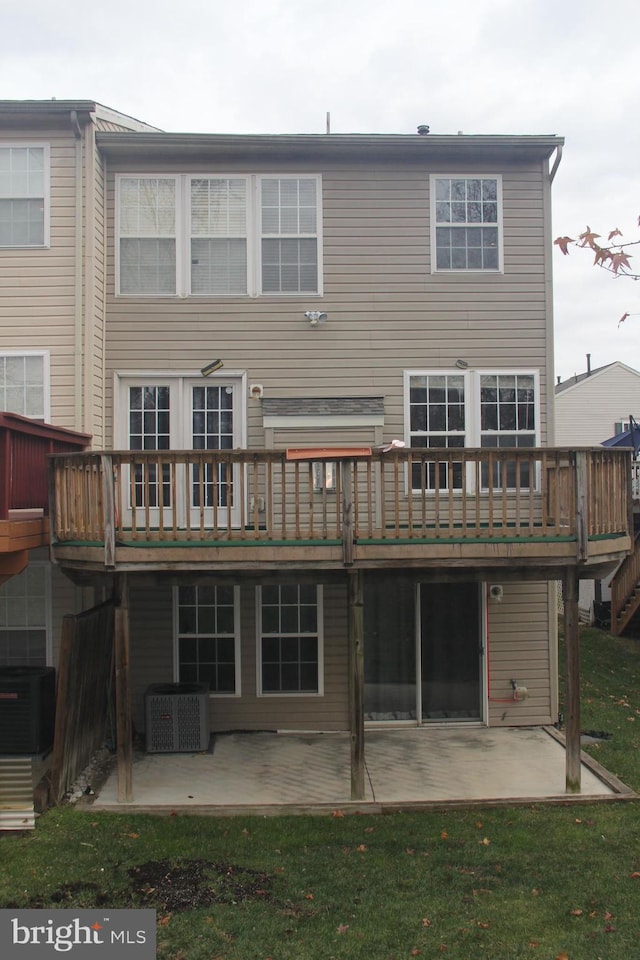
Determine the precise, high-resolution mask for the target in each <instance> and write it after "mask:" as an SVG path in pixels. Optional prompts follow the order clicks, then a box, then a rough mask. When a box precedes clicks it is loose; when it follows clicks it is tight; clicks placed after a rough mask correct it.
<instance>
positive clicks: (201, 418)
mask: <svg viewBox="0 0 640 960" xmlns="http://www.w3.org/2000/svg"><path fill="white" fill-rule="evenodd" d="M238 394H239V384H238V383H236V382H234V381H231V380H221V379H220V380H218V379H216V381H215V382H210V381H207V380H204V379H202V378H200V379H187V378H171V377H168V378H144V379H142V378H137V379H135V380H134V379H133V378H131V379H129V378H127V379H126V380H123V381H122V384H121V404H122V407H123V410H124V418H123V419H124V422H125V424H126V426H125V427H124V428H123V430H122V432H123V433H124V434H125V435H124V437H123V440H124V441H125V445H126V447H128V449H129V450H133V451H135V450H140V451H154V450H156V451H159V452H164V451H169V450H201V451H203V452H204V454H205V455H204V457H203V460H202V462H195V463H190V464H186V463H185V462H183V460H182V459H181V458H177V460H176V462H175V465H173V464H171V463H168V462H164V463H163V462H162V460H161V458H158V461H155V462H154V460H153V458H151V461H150V462H145V461H144V460H142V459H141V460H140V462H139V463H136V462H135V460H134V461H133V462H132V464H131V466H130V468H129V469H128V470H127V471H125V472H123V487H124V490H125V491H126V494H125V503H126V514H127V521H128V524H129V525H130V524H131V522H132V520H133V518H134V514H135V521H136V526H138V527H139V526H141V523H142V518H143V517H144V518H146V517H147V516H148V517H149V523H150V524H151V525H152V526H159V525H162V526H163V527H165V528H166V527H167V526H168V525H173V523H174V520H175V524H176V526H177V527H178V528H185V527H187V526H192V527H197V526H200V524H201V520H202V521H203V522H204V525H205V526H207V527H213V526H214V525H216V526H220V527H226V526H234V525H236V524H237V523H238V522H239V516H240V504H239V501H238V497H237V494H236V491H237V490H238V489H239V485H238V482H237V480H238V478H237V471H238V469H239V468H238V467H233V466H232V465H231V463H230V462H227V463H225V462H224V459H223V460H222V462H220V460H219V458H217V462H215V463H214V462H213V461H212V460H209V461H208V460H207V457H206V451H222V452H223V451H225V450H229V451H230V450H233V449H235V448H237V447H239V446H240V441H241V435H240V423H239V420H240V418H239V415H238V410H237V408H238Z"/></svg>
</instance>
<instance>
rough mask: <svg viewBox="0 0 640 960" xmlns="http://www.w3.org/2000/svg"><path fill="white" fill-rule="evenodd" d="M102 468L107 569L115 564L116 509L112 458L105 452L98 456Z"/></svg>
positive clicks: (105, 560) (111, 568) (110, 568)
mask: <svg viewBox="0 0 640 960" xmlns="http://www.w3.org/2000/svg"><path fill="white" fill-rule="evenodd" d="M100 461H101V469H102V502H103V504H104V508H103V509H104V565H105V567H106V568H107V570H113V569H115V565H116V509H115V498H114V494H113V460H112V458H111V456H110V455H109V454H107V453H103V454H101V456H100Z"/></svg>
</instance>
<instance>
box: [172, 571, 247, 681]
mask: <svg viewBox="0 0 640 960" xmlns="http://www.w3.org/2000/svg"><path fill="white" fill-rule="evenodd" d="M216 586H218V584H216ZM179 598H180V587H179V586H174V588H173V677H174V680H175V682H176V683H180V682H182V681H181V678H180V636H181V635H180V620H179V616H180V599H179ZM233 629H234V637H233V640H234V644H233V651H234V667H235V689H234V691H233V692H229V693H225V692H218V691H216V690H211V689H210V690H209V696H210V697H211V698H215V699H217V700H229V699H232V698H234V697H240V696H242V674H241V670H242V657H241V651H242V645H241V631H240V586H239V585H238V584H234V585H233ZM188 636H189V637H193V638H195V639H198V638H199V637H201V636H202V637H206V636H208V635H207V634H199V633H195V634H188ZM187 682H189V681H187Z"/></svg>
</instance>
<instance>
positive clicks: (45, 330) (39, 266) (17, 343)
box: [0, 129, 76, 427]
mask: <svg viewBox="0 0 640 960" xmlns="http://www.w3.org/2000/svg"><path fill="white" fill-rule="evenodd" d="M29 141H32V142H34V143H49V145H50V151H51V153H50V163H51V240H50V246H49V247H48V248H31V249H3V250H2V251H1V253H0V344H1V349H6V350H20V349H31V350H49V351H50V352H51V420H53V421H54V422H55V423H56V424H57V425H58V426H61V427H74V426H76V424H75V422H74V359H73V353H74V325H73V317H74V304H75V292H74V291H75V286H74V284H75V280H74V276H75V256H74V253H75V189H74V177H75V145H74V139H73V136H72V134H71V130H70V129H69V132H68V134H66V133H65V134H62V133H60V132H59V131H53V130H49V131H40V130H38V131H37V132H35V133H30V134H29V135H28V136H27V135H25V134H24V132H21V131H12V130H7V129H4V130H3V131H2V133H0V145H1V144H2V143H3V142H21V143H26V142H29Z"/></svg>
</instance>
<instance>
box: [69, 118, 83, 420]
mask: <svg viewBox="0 0 640 960" xmlns="http://www.w3.org/2000/svg"><path fill="white" fill-rule="evenodd" d="M70 121H71V129H72V130H73V135H74V137H75V140H76V153H75V178H74V179H75V191H76V192H75V197H76V203H75V251H74V264H75V273H74V298H73V299H74V328H73V329H74V332H73V360H74V381H75V383H74V416H73V419H74V427H75V429H76V430H80V431H81V430H82V408H83V402H82V400H83V387H82V384H83V377H82V366H83V365H82V352H83V351H82V321H83V311H82V287H83V269H82V266H83V264H82V241H83V236H82V201H83V191H82V128H81V127H80V123H79V121H78V114H77V111H76V110H72V111H71V115H70Z"/></svg>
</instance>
